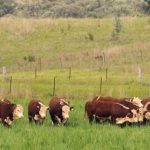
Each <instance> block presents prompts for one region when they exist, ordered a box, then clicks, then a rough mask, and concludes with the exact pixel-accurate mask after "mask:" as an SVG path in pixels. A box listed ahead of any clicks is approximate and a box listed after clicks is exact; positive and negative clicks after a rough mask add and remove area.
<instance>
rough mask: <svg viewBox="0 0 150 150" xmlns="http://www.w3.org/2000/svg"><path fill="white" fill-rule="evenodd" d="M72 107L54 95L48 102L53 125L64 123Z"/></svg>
mask: <svg viewBox="0 0 150 150" xmlns="http://www.w3.org/2000/svg"><path fill="white" fill-rule="evenodd" d="M72 109H73V107H70V106H69V103H68V102H66V101H65V100H64V99H62V98H58V97H54V98H52V99H51V100H50V102H49V114H50V117H51V119H52V122H53V124H54V125H57V124H60V123H62V124H65V123H66V122H67V121H68V119H69V113H70V111H71V110H72Z"/></svg>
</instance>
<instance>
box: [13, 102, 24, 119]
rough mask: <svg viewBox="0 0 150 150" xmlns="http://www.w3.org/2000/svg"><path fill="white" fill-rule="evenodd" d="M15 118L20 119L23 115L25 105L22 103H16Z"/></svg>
mask: <svg viewBox="0 0 150 150" xmlns="http://www.w3.org/2000/svg"><path fill="white" fill-rule="evenodd" d="M13 117H14V119H20V118H22V117H23V107H22V105H20V104H16V106H15V108H14V111H13Z"/></svg>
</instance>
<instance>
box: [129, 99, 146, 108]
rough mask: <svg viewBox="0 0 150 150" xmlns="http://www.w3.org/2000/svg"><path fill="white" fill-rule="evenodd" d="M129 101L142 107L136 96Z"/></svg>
mask: <svg viewBox="0 0 150 150" xmlns="http://www.w3.org/2000/svg"><path fill="white" fill-rule="evenodd" d="M131 102H133V103H134V104H135V105H137V106H138V107H143V104H142V103H141V99H139V98H138V97H134V98H133V99H132V100H131Z"/></svg>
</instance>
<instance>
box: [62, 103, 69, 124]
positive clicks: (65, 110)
mask: <svg viewBox="0 0 150 150" xmlns="http://www.w3.org/2000/svg"><path fill="white" fill-rule="evenodd" d="M69 112H70V107H69V106H68V105H64V106H63V107H62V116H63V122H64V123H65V122H66V121H67V120H68V119H69Z"/></svg>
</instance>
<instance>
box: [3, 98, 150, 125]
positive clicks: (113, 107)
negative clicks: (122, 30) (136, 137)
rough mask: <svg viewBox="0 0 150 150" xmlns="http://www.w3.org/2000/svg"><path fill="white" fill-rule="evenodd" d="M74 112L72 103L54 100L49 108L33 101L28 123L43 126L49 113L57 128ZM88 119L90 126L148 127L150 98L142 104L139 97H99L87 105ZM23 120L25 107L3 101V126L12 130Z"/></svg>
mask: <svg viewBox="0 0 150 150" xmlns="http://www.w3.org/2000/svg"><path fill="white" fill-rule="evenodd" d="M72 109H73V107H71V106H70V104H69V102H67V101H65V100H64V99H62V98H59V97H54V98H52V99H51V100H50V101H49V106H48V107H47V106H46V105H44V104H43V103H42V102H41V101H40V100H31V101H30V102H29V104H28V119H29V122H33V121H34V122H35V123H43V121H44V119H45V118H46V114H47V111H49V114H50V117H51V120H52V123H53V124H54V125H58V124H65V123H66V122H67V120H68V119H69V113H70V111H71V110H72ZM85 116H87V117H88V119H89V122H90V123H92V122H93V121H95V122H97V123H101V122H104V121H109V122H110V123H116V124H120V125H124V124H126V123H129V124H131V123H140V124H141V123H143V124H145V123H146V121H150V98H146V99H143V100H140V99H139V98H137V97H134V98H120V99H116V98H112V97H102V96H97V97H94V98H93V99H92V100H90V101H87V102H86V104H85ZM22 117H23V107H22V106H21V105H20V104H13V103H11V102H10V101H9V100H7V99H2V100H0V119H1V122H2V123H3V125H4V126H8V127H9V126H10V125H11V124H12V122H13V120H14V119H19V118H22Z"/></svg>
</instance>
